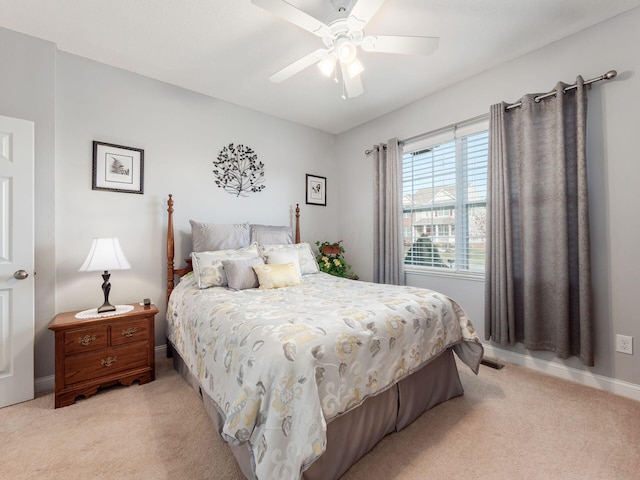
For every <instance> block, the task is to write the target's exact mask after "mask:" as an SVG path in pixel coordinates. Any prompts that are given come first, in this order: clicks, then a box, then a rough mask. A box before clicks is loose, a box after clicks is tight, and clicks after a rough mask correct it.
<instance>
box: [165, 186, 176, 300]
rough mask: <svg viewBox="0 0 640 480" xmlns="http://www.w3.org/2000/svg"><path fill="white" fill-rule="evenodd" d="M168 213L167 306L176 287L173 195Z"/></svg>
mask: <svg viewBox="0 0 640 480" xmlns="http://www.w3.org/2000/svg"><path fill="white" fill-rule="evenodd" d="M167 205H168V208H167V212H169V217H168V218H167V304H168V303H169V295H171V292H172V291H173V287H174V286H175V285H174V283H173V275H174V273H173V257H174V255H175V246H174V240H173V195H172V194H169V200H167Z"/></svg>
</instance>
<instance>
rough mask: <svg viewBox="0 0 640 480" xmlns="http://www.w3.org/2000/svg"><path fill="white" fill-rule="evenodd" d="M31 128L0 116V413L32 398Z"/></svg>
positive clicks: (28, 123) (30, 125) (31, 123)
mask: <svg viewBox="0 0 640 480" xmlns="http://www.w3.org/2000/svg"><path fill="white" fill-rule="evenodd" d="M33 145H34V144H33V122H29V121H26V120H19V119H17V118H9V117H3V116H1V115H0V407H6V406H7V405H12V404H14V403H19V402H24V401H26V400H31V399H32V398H33V343H34V281H33V275H34V271H33V255H34V254H33V251H34V238H33V235H34V233H33V208H34V203H33V202H34V200H33V191H34V189H33V178H34V176H33V175H34V171H33V164H34V163H33V148H34V147H33Z"/></svg>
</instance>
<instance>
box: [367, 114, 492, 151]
mask: <svg viewBox="0 0 640 480" xmlns="http://www.w3.org/2000/svg"><path fill="white" fill-rule="evenodd" d="M488 116H489V114H488V113H483V114H482V115H477V116H475V117H471V118H467V119H466V120H462V121H461V122H456V123H452V124H450V125H447V126H446V127H440V128H436V129H435V130H431V131H430V132H425V133H420V134H418V135H414V136H413V137H409V138H405V139H404V140H398V143H400V144H403V143H407V142H412V141H413V140H417V139H419V138H422V137H426V136H428V135H435V134H436V133H440V132H445V131H447V130H451V129H455V128H457V127H461V126H462V125H467V124H469V123H473V122H477V121H478V120H482V119H483V118H487V117H488ZM374 148H378V146H377V145H376V147H374ZM384 148H387V146H386V145H384ZM372 152H373V149H370V150H365V151H364V154H365V155H370V154H371V153H372Z"/></svg>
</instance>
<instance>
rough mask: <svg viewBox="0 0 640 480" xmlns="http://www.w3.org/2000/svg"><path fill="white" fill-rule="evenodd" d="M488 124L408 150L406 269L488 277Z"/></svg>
mask: <svg viewBox="0 0 640 480" xmlns="http://www.w3.org/2000/svg"><path fill="white" fill-rule="evenodd" d="M487 123H488V121H487V120H483V121H480V122H474V123H473V124H472V125H466V126H464V127H458V128H456V129H451V130H450V131H446V132H444V133H443V132H438V133H437V134H433V135H430V136H427V137H423V138H420V140H419V141H416V142H412V143H407V144H405V146H404V153H403V161H402V209H403V237H404V250H405V260H404V263H405V265H407V266H409V265H411V266H415V267H418V268H420V267H428V268H435V269H442V271H445V269H446V271H449V272H465V273H478V274H483V273H484V268H485V265H484V262H485V237H486V218H487V208H486V206H487V157H488V148H489V133H488V125H487Z"/></svg>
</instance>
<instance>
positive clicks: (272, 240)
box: [249, 225, 293, 245]
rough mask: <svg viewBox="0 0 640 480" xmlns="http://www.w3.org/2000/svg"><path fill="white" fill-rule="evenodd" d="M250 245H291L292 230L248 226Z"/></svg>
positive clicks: (271, 226) (287, 228)
mask: <svg viewBox="0 0 640 480" xmlns="http://www.w3.org/2000/svg"><path fill="white" fill-rule="evenodd" d="M249 239H250V241H251V243H259V244H260V245H280V244H292V243H293V229H292V228H291V227H279V226H273V225H250V236H249Z"/></svg>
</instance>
